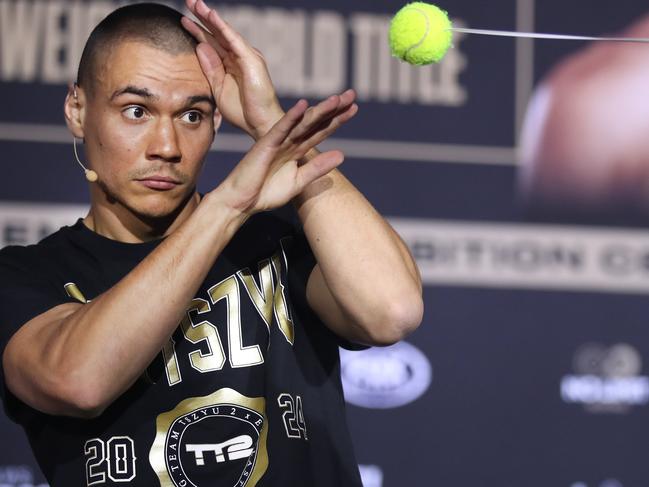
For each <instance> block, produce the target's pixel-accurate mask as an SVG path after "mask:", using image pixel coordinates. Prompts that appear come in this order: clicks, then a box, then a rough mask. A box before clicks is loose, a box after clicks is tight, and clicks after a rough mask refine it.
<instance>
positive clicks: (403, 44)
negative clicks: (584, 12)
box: [389, 2, 649, 65]
mask: <svg viewBox="0 0 649 487" xmlns="http://www.w3.org/2000/svg"><path fill="white" fill-rule="evenodd" d="M453 32H462V33H465V34H479V35H489V36H501V37H519V38H528V39H562V40H572V41H607V42H644V43H649V38H644V37H592V36H579V35H568V34H543V33H537V32H517V31H510V30H490V29H469V28H464V27H453V25H452V23H451V21H450V19H449V17H448V13H447V12H446V11H445V10H442V9H441V8H439V7H437V6H436V5H432V4H430V3H425V2H413V3H409V4H407V5H405V6H404V7H402V8H401V10H399V11H398V12H397V13H396V14H395V16H394V17H393V18H392V22H391V23H390V32H389V42H390V50H391V51H392V55H393V56H395V57H398V58H399V59H402V60H403V61H406V62H408V63H410V64H417V65H423V64H432V63H438V62H440V61H441V60H442V58H443V57H444V55H445V54H446V53H447V51H448V50H449V48H450V47H451V41H452V38H453Z"/></svg>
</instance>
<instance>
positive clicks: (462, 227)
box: [390, 218, 649, 294]
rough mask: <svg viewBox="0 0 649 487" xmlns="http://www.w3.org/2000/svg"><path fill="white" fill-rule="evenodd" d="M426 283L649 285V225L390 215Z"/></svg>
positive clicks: (638, 289) (644, 288)
mask: <svg viewBox="0 0 649 487" xmlns="http://www.w3.org/2000/svg"><path fill="white" fill-rule="evenodd" d="M390 222H391V223H392V225H393V226H394V227H395V229H396V230H397V231H398V232H399V234H400V235H401V236H402V237H403V238H404V240H405V241H406V243H407V244H408V246H409V247H410V249H411V251H412V253H413V255H414V256H415V259H416V260H417V264H418V265H419V269H420V271H421V275H422V279H423V281H424V283H425V284H433V285H434V284H442V285H457V286H472V287H491V288H510V289H511V288H513V289H516V288H524V289H556V290H591V291H600V292H625V293H642V294H646V293H648V292H649V232H647V231H645V230H608V229H607V230H602V229H599V228H594V227H593V228H585V227H571V226H559V225H532V224H530V225H525V224H500V223H478V222H476V223H455V222H448V221H438V220H418V219H406V218H391V219H390Z"/></svg>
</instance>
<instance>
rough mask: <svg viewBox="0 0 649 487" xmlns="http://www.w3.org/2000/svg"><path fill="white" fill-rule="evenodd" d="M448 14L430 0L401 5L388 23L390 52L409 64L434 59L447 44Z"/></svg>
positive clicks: (424, 62) (437, 59) (451, 34)
mask: <svg viewBox="0 0 649 487" xmlns="http://www.w3.org/2000/svg"><path fill="white" fill-rule="evenodd" d="M452 37H453V33H452V32H451V21H450V20H449V18H448V14H447V13H446V12H445V11H444V10H442V9H440V8H439V7H436V6H435V5H431V4H430V3H424V2H413V3H409V4H407V5H405V6H404V7H403V8H402V9H401V10H399V11H398V12H397V13H396V15H395V16H394V17H393V18H392V22H391V23H390V33H389V40H390V49H391V50H392V55H393V56H395V57H398V58H399V59H403V60H404V61H406V62H408V63H410V64H431V63H438V62H439V61H441V59H442V58H443V57H444V55H445V54H446V51H448V49H449V47H451V39H452Z"/></svg>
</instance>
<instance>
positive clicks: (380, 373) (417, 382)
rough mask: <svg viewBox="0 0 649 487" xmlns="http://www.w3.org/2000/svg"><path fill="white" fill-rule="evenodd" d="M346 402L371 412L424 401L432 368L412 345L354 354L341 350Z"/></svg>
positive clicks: (400, 344)
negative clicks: (417, 400) (419, 399)
mask: <svg viewBox="0 0 649 487" xmlns="http://www.w3.org/2000/svg"><path fill="white" fill-rule="evenodd" d="M340 360H341V377H342V383H343V389H344V393H345V399H346V400H347V402H349V403H351V404H354V405H355V406H361V407H365V408H371V409H387V408H396V407H399V406H404V405H406V404H409V403H411V402H413V401H415V400H416V399H418V398H419V397H421V396H422V395H423V394H424V393H425V392H426V391H427V390H428V388H429V387H430V383H431V381H432V377H433V372H432V366H431V364H430V362H429V360H428V358H427V357H426V355H424V353H423V352H421V351H420V350H419V349H418V348H417V347H415V346H414V345H411V344H410V343H408V342H403V341H402V342H399V343H396V344H395V345H392V346H390V347H383V348H378V347H377V348H369V349H367V350H362V351H357V352H351V351H349V350H344V349H341V352H340Z"/></svg>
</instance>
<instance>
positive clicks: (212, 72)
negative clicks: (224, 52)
mask: <svg viewBox="0 0 649 487" xmlns="http://www.w3.org/2000/svg"><path fill="white" fill-rule="evenodd" d="M196 56H197V57H198V62H199V63H200V65H201V69H202V70H203V72H204V73H205V76H206V77H207V79H208V80H209V81H210V84H211V85H212V89H213V90H214V91H215V93H214V95H215V96H217V95H218V92H220V90H221V87H222V86H223V82H224V80H225V67H224V66H223V61H222V60H221V57H220V56H219V54H218V53H217V52H216V51H215V50H214V48H213V47H212V46H211V45H210V44H208V43H205V42H201V43H200V44H198V46H196Z"/></svg>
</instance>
